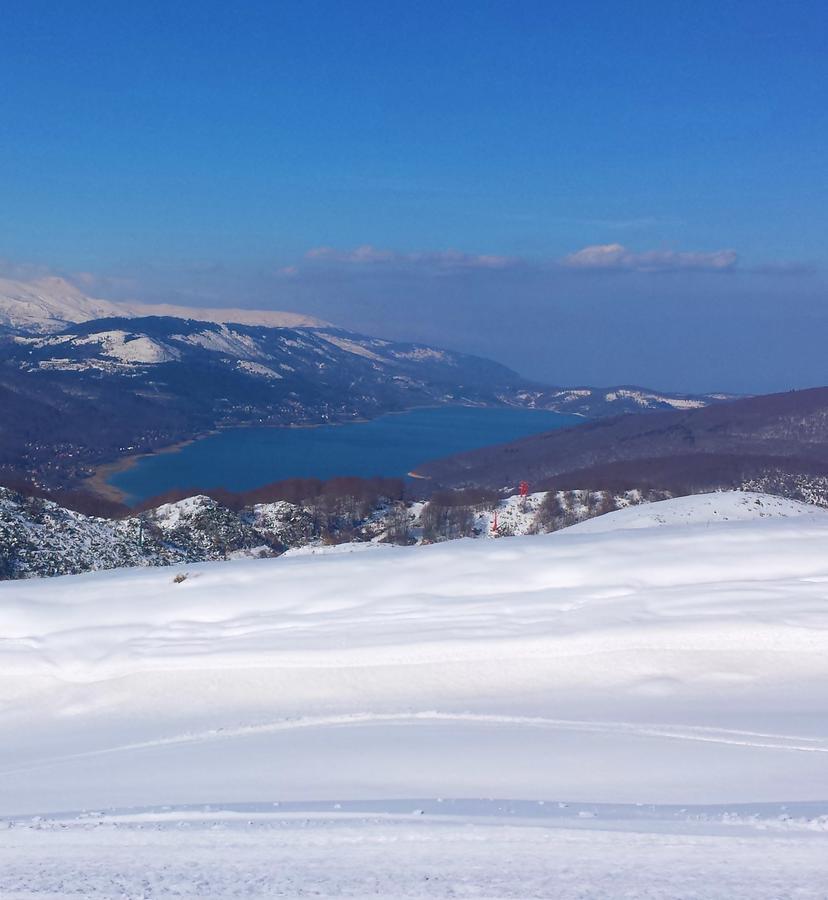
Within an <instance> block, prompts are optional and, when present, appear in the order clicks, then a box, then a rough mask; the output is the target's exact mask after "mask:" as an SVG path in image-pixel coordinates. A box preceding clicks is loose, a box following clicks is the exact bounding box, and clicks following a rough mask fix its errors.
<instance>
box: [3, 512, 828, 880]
mask: <svg viewBox="0 0 828 900" xmlns="http://www.w3.org/2000/svg"><path fill="white" fill-rule="evenodd" d="M753 499H754V500H755V499H756V498H753ZM759 499H760V500H762V503H763V504H767V505H763V509H762V512H764V513H768V515H759V513H757V512H756V509H754V508H753V507H756V504H755V503H754V504H753V506H750V504H749V503H745V502H743V501H744V497H742V498H738V497H737V498H735V499H734V498H727V499H724V495H715V497H714V498H713V499H712V500H711V498H683V499H681V500H670V501H665V502H664V503H662V504H652V505H650V506H648V507H646V508H641V509H632V510H622V511H620V512H618V513H614V514H611V515H608V516H605V517H603V519H600V520H596V524H597V523H598V522H602V523H611V522H612V521H615V522H616V527H614V528H613V529H612V530H609V531H604V532H600V533H597V532H589V531H586V532H585V531H584V530H582V529H583V527H584V526H579V527H576V528H571V529H565V530H563V531H560V532H557V533H555V534H552V535H543V536H536V537H531V536H527V537H516V538H511V539H508V540H497V541H472V540H462V541H455V542H451V543H446V544H439V545H434V546H431V547H418V548H408V549H388V550H386V551H384V552H382V553H360V554H347V553H337V554H333V555H330V556H319V557H317V556H306V557H299V558H295V559H276V560H256V561H237V562H233V563H207V564H200V565H195V566H188V567H187V568H186V569H182V568H175V567H173V568H166V569H150V570H146V569H142V570H120V571H114V572H107V573H97V574H93V575H81V576H70V577H63V578H54V579H46V580H39V581H24V582H6V583H4V584H2V585H0V635H2V640H0V672H2V675H3V677H2V680H0V734H2V741H0V817H3V818H2V819H0V896H2V897H3V898H6V897H30V896H66V895H67V894H70V893H72V892H74V893H75V894H79V895H81V896H107V897H109V896H130V897H131V896H147V897H149V896H155V897H157V896H172V895H174V894H175V893H176V891H177V892H178V893H179V894H182V895H184V896H187V895H188V894H189V895H190V896H194V895H198V896H273V895H278V894H279V893H280V892H281V893H284V894H288V895H291V894H293V895H295V894H298V893H300V892H301V891H304V892H305V893H312V894H313V893H315V894H317V895H323V896H325V895H327V896H331V895H342V894H347V895H351V896H367V895H373V894H381V895H384V896H449V895H454V896H457V895H461V896H462V895H466V896H470V895H471V896H477V895H484V896H548V897H617V896H631V897H638V896H648V897H678V896H680V897H691V896H692V897H825V896H828V892H827V891H826V888H825V887H824V885H825V884H828V830H826V829H827V828H828V552H826V548H827V547H828V513H826V512H823V511H820V510H814V511H809V513H808V514H805V515H795V514H794V513H795V512H796V507H795V506H794V505H784V508H783V507H780V506H777V505H776V504H775V501H774V500H773V499H772V498H759ZM693 503H695V506H693ZM710 503H715V510H714V512H715V515H713V514H711V510H713V508H712V507H710V506H709V504H710ZM727 503H731V504H733V505H734V510H737V511H738V510H741V511H742V513H744V515H743V516H742V518H743V520H742V521H737V520H735V519H736V518H737V516H736V515H735V514H728V515H722V514H721V510H722V509H724V507H723V506H722V504H727ZM688 504H689V506H688ZM757 508H758V507H757ZM645 512H646V513H647V514H648V515H649V516H650V518H649V520H648V521H649V524H659V525H661V527H657V528H656V527H637V526H634V527H630V523H629V521H628V519H629V518H630V517H632V516H633V514H638V513H645ZM740 515H741V513H740ZM625 523H626V524H625ZM671 523H677V524H671ZM590 524H592V523H587V525H590ZM176 576H186V577H183V578H179V579H178V580H176ZM400 798H419V799H410V800H400ZM440 798H442V802H441V800H440ZM459 798H473V799H472V800H470V801H469V802H468V803H459V802H457V801H458V799H459ZM486 798H510V800H508V801H506V800H501V801H497V802H495V801H492V802H486ZM277 802H278V803H279V804H281V805H280V806H273V804H274V803H277ZM240 803H248V804H253V806H250V807H238V806H235V807H234V806H233V805H234V804H240ZM187 804H196V805H197V808H184V807H185V806H186V805H187ZM204 804H211V805H212V808H210V809H205V808H204ZM559 804H567V805H565V806H560V805H559ZM744 804H747V805H746V806H744ZM700 805H706V806H705V807H704V808H701V807H700ZM164 806H167V807H170V808H169V809H166V810H164V809H163V807H164ZM130 808H132V809H131V811H130ZM139 809H144V810H148V811H146V812H144V813H143V814H139V813H138V811H137V810H139ZM228 809H231V810H234V811H232V812H226V810H228ZM80 810H93V811H95V812H94V813H92V814H87V815H85V816H82V817H81V818H78V811H80ZM113 810H119V811H120V812H119V813H118V815H117V816H116V815H113V814H112V811H113ZM222 810H224V812H222ZM60 811H68V812H66V813H64V814H61V815H56V814H57V813H60ZM73 811H74V812H73ZM101 812H106V813H107V815H103V816H102V815H100V813H101ZM33 815H41V816H45V817H46V818H45V819H44V820H42V821H41V820H33V819H32V818H31V817H32V816H33ZM248 823H251V824H248ZM4 825H5V826H6V827H5V828H4ZM9 826H12V827H9ZM38 892H39V893H38Z"/></svg>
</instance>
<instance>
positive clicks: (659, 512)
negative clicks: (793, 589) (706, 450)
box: [567, 491, 825, 534]
mask: <svg viewBox="0 0 828 900" xmlns="http://www.w3.org/2000/svg"><path fill="white" fill-rule="evenodd" d="M792 516H793V517H796V516H816V517H817V518H818V519H823V518H824V517H825V510H824V509H822V508H820V507H818V506H812V505H810V504H808V503H800V502H799V501H798V500H789V499H787V498H786V497H774V496H772V495H771V494H760V493H757V492H755V491H721V492H717V493H712V494H694V495H692V496H690V497H676V498H674V499H672V500H670V501H668V502H665V503H646V504H642V505H640V506H629V507H627V508H626V509H619V510H616V511H614V512H611V513H607V514H605V515H603V516H598V517H597V518H594V519H589V520H587V521H585V522H579V523H578V524H577V525H570V526H569V527H568V528H567V531H568V532H569V533H570V534H600V533H602V532H606V531H619V530H626V529H628V528H656V527H660V526H662V525H709V524H711V523H713V522H750V521H754V520H756V519H769V518H780V517H781V518H789V517H792Z"/></svg>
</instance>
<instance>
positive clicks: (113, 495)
mask: <svg viewBox="0 0 828 900" xmlns="http://www.w3.org/2000/svg"><path fill="white" fill-rule="evenodd" d="M449 410H455V411H457V412H460V411H465V412H466V414H468V413H473V411H477V412H484V411H488V412H491V413H493V414H495V413H497V412H500V413H501V414H505V415H506V416H509V415H510V414H514V415H516V416H519V415H520V414H521V413H523V414H526V415H528V416H529V417H534V416H535V415H536V414H542V415H545V416H549V417H551V418H550V424H549V426H548V430H557V428H560V427H568V426H567V425H557V424H552V422H553V421H555V422H557V421H560V420H562V419H565V420H570V422H571V420H572V419H573V417H572V416H570V415H569V414H567V413H560V412H558V411H556V410H547V409H541V410H538V409H534V408H531V407H520V406H511V405H503V406H500V405H497V406H489V405H478V404H471V405H467V404H457V405H454V404H452V405H447V404H439V405H433V404H428V405H423V406H417V407H409V408H407V409H403V410H391V411H388V412H383V413H380V414H379V415H378V416H375V417H373V418H364V417H359V418H350V419H345V420H340V421H336V422H330V421H328V422H303V423H287V424H283V425H276V424H273V425H268V424H263V423H261V422H255V423H254V422H251V423H247V424H242V425H237V424H233V425H228V426H226V427H222V428H214V429H211V430H209V431H205V432H202V433H199V434H197V435H194V436H192V437H190V438H187V439H185V440H181V441H177V442H175V443H174V444H170V445H168V446H165V447H161V448H159V449H157V450H150V451H145V452H142V453H132V454H129V455H127V456H124V457H121V458H120V459H116V460H113V461H111V462H107V463H104V464H102V465H100V466H97V467H96V468H95V469H94V470H93V472H92V474H91V475H89V476H88V477H87V478H86V479H85V480H84V487H85V488H86V489H87V490H89V491H90V492H92V493H94V494H96V495H97V496H99V497H102V498H104V499H107V500H110V501H114V502H117V503H122V504H124V505H126V506H130V507H135V506H138V505H140V504H142V503H143V502H145V501H146V500H147V499H149V498H150V497H152V496H154V495H155V494H163V493H166V492H168V491H171V490H176V489H177V487H179V488H181V489H187V488H188V487H189V486H190V485H188V484H185V483H184V481H183V480H182V481H181V482H180V483H179V484H178V485H175V484H170V483H167V484H163V483H160V484H159V485H158V489H157V490H153V491H152V492H149V491H148V490H146V489H145V490H141V489H137V490H130V489H129V487H127V488H122V487H119V486H117V485H115V484H113V483H112V479H113V478H115V477H116V476H118V475H120V474H121V473H124V472H128V471H130V470H132V469H134V468H135V467H137V466H138V465H139V464H141V463H142V462H143V461H145V460H151V459H156V458H159V457H164V456H169V455H173V454H178V453H180V452H181V451H183V450H185V449H186V448H188V447H190V446H192V445H194V444H197V443H200V442H201V441H203V440H204V439H206V438H210V437H215V436H220V435H225V434H228V433H232V432H249V431H252V430H261V431H263V432H280V431H281V432H285V433H288V432H293V433H296V432H304V431H310V430H318V429H321V428H324V427H326V426H329V427H331V428H335V429H336V431H337V432H338V431H339V428H338V427H337V426H343V425H371V424H375V425H376V424H377V423H379V422H380V420H382V419H386V418H387V419H392V418H393V419H399V417H404V416H406V415H409V416H410V415H412V414H416V413H418V412H420V413H422V412H428V411H434V412H439V411H446V412H448V411H449ZM460 414H461V415H462V414H463V413H460ZM476 424H477V423H474V422H473V423H472V426H471V428H470V429H468V426H465V425H464V426H463V427H462V428H461V430H462V431H464V433H470V434H471V435H474V434H475V433H477V435H478V438H477V442H476V443H474V446H486V445H488V444H489V443H492V444H495V443H500V442H501V441H502V440H503V438H502V437H501V435H500V434H499V433H498V432H497V428H498V427H499V426H498V425H497V423H495V426H494V431H493V433H492V436H491V438H489V436H488V435H486V437H485V441H484V443H481V442H480V440H479V434H480V429H479V426H478V427H477V428H475V427H474V426H475V425H476ZM403 427H404V426H403ZM503 427H507V430H508V426H507V425H504V426H503ZM540 430H541V431H545V430H547V429H546V428H542V429H540ZM427 431H428V429H426V432H427ZM456 431H457V428H456V427H455V432H456ZM524 433H526V434H529V433H538V431H537V430H536V429H535V428H530V429H524ZM441 434H442V429H441ZM519 436H521V435H519ZM455 437H456V435H455ZM327 439H328V438H322V439H321V442H322V446H324V445H325V440H327ZM413 442H414V443H416V438H414V441H413ZM405 449H407V450H409V453H408V459H407V460H403V459H401V460H400V463H401V466H400V471H399V472H397V473H396V474H393V475H390V474H388V473H387V472H386V473H384V474H382V473H381V472H380V471H377V472H375V473H374V475H370V474H366V473H365V472H362V473H360V472H358V471H350V469H349V465H350V464H349V463H347V462H344V463H343V464H342V470H341V471H338V472H335V473H332V472H331V471H330V469H329V468H326V467H325V465H324V464H323V465H322V466H321V469H322V470H323V471H319V472H318V473H308V472H307V471H303V472H298V473H296V474H283V473H279V472H274V473H273V475H270V474H268V475H262V479H263V480H261V482H260V483H254V484H253V487H258V486H261V485H264V484H269V483H272V482H275V481H282V480H286V479H290V478H320V479H321V480H326V479H329V478H334V477H346V476H348V475H356V476H357V477H365V478H367V477H374V476H379V477H409V478H413V479H423V478H424V476H422V475H421V474H420V473H419V472H418V471H417V467H418V466H419V465H420V464H421V463H423V462H425V461H427V460H429V459H434V458H440V457H442V456H451V455H454V454H455V453H458V452H464V451H465V450H466V449H473V447H472V446H471V445H469V446H460V447H458V446H457V444H456V443H455V444H453V445H452V444H448V445H447V446H445V447H443V446H442V445H439V446H432V445H427V446H423V447H421V452H420V453H418V455H417V456H416V457H415V458H413V459H412V458H411V453H410V450H411V447H410V446H405ZM389 452H391V451H389ZM405 462H407V463H408V465H407V466H406V465H405ZM411 463H414V465H413V466H412V465H411ZM178 465H179V466H180V465H181V464H178ZM247 465H248V464H247V463H246V462H245V460H243V459H241V460H240V461H239V462H238V463H237V467H238V468H237V470H238V471H242V470H244V469H245V468H246V467H247ZM409 467H410V468H409ZM355 468H357V469H358V468H359V465H358V464H357V465H356V466H355ZM379 468H381V466H378V469H379ZM233 471H236V470H233ZM193 480H194V481H195V484H193V485H192V489H193V491H194V492H195V491H197V490H198V489H199V488H201V489H202V490H203V489H205V488H206V487H207V486H215V487H218V486H222V485H221V484H220V478H219V477H218V476H216V477H214V476H213V474H211V473H208V474H207V475H205V476H204V477H203V478H198V479H193ZM191 484H192V482H191ZM224 487H226V489H228V490H249V489H251V488H250V487H246V486H240V487H239V486H237V487H234V486H232V485H224Z"/></svg>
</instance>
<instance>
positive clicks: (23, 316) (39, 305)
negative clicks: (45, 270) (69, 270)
mask: <svg viewBox="0 0 828 900" xmlns="http://www.w3.org/2000/svg"><path fill="white" fill-rule="evenodd" d="M123 315H124V311H123V309H122V308H121V307H120V306H119V305H118V304H116V303H111V302H109V301H108V300H95V299H93V298H91V297H87V296H86V294H84V293H83V292H82V291H81V290H79V289H78V288H77V287H75V286H74V285H73V284H70V283H69V282H68V281H66V280H65V279H63V278H55V277H50V278H41V279H39V280H36V281H13V280H11V279H8V278H0V328H6V329H8V330H9V331H17V332H31V333H34V334H48V333H50V332H54V331H61V330H62V329H64V328H66V326H67V325H70V324H74V323H77V322H87V321H88V320H89V319H102V318H104V317H105V316H123Z"/></svg>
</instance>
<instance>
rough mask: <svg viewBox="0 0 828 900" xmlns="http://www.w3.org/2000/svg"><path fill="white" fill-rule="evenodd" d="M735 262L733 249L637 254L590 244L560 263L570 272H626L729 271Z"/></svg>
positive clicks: (608, 246)
mask: <svg viewBox="0 0 828 900" xmlns="http://www.w3.org/2000/svg"><path fill="white" fill-rule="evenodd" d="M737 262H738V256H737V254H736V251H735V250H714V251H712V252H707V253H702V252H692V251H682V250H645V251H643V252H636V251H633V250H629V249H628V248H627V247H625V246H624V245H623V244H593V245H592V246H589V247H584V248H583V249H581V250H578V251H576V252H575V253H570V254H569V255H568V256H565V257H564V258H563V259H562V260H561V264H562V265H563V266H565V267H566V268H569V269H583V270H597V271H628V272H674V271H702V272H728V271H730V270H732V269H733V268H734V267H735V266H736V263H737Z"/></svg>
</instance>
